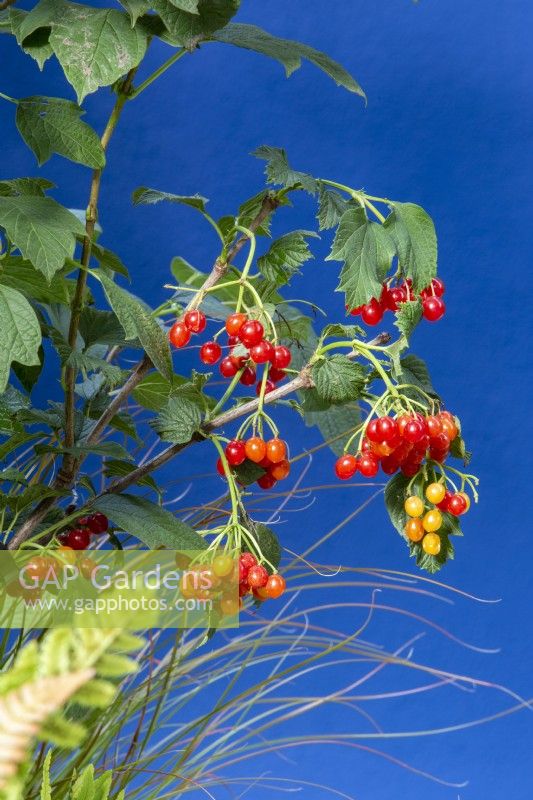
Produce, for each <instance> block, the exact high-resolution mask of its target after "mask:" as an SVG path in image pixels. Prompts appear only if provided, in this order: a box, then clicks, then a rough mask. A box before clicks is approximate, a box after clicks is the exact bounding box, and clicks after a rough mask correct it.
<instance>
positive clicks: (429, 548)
mask: <svg viewBox="0 0 533 800" xmlns="http://www.w3.org/2000/svg"><path fill="white" fill-rule="evenodd" d="M422 547H423V548H424V552H426V553H427V554H428V555H429V556H437V555H438V554H439V553H440V536H439V535H438V533H426V535H425V536H424V538H423V539H422Z"/></svg>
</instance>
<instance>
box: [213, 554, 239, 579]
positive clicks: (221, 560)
mask: <svg viewBox="0 0 533 800" xmlns="http://www.w3.org/2000/svg"><path fill="white" fill-rule="evenodd" d="M234 566H235V565H234V563H233V559H232V557H231V556H230V555H224V554H221V555H219V556H216V557H215V558H214V559H213V572H214V573H215V575H216V576H217V578H225V577H226V575H229V574H230V573H231V572H232V571H233V567H234Z"/></svg>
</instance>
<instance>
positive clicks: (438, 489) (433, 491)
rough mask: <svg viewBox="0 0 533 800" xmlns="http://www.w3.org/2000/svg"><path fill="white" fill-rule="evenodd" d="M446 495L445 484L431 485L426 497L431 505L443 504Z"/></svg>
mask: <svg viewBox="0 0 533 800" xmlns="http://www.w3.org/2000/svg"><path fill="white" fill-rule="evenodd" d="M445 494H446V487H445V486H444V484H443V483H430V484H429V486H428V487H427V488H426V497H427V499H428V500H429V502H430V503H435V505H437V504H438V503H442V501H443V500H444V495H445Z"/></svg>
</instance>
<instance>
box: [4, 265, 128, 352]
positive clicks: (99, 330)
mask: <svg viewBox="0 0 533 800" xmlns="http://www.w3.org/2000/svg"><path fill="white" fill-rule="evenodd" d="M0 279H1V278H0ZM79 331H80V334H81V336H82V338H83V341H84V344H85V348H87V347H91V346H92V345H94V344H104V345H108V346H113V345H119V346H120V345H123V344H124V329H123V328H122V325H121V324H120V322H119V320H118V318H117V316H116V315H115V314H113V312H111V311H98V310H97V309H96V308H93V307H92V306H86V307H85V308H84V309H83V311H82V313H81V317H80V326H79Z"/></svg>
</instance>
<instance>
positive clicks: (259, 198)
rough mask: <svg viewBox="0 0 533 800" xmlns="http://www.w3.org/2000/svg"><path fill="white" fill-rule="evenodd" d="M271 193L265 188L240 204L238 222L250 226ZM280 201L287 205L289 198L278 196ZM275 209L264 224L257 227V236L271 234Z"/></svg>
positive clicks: (246, 226) (281, 203)
mask: <svg viewBox="0 0 533 800" xmlns="http://www.w3.org/2000/svg"><path fill="white" fill-rule="evenodd" d="M269 194H271V192H269V191H268V189H263V191H262V192H259V193H258V194H256V195H254V196H253V197H250V198H249V199H248V200H245V201H244V203H242V204H241V205H240V206H239V217H238V222H239V224H240V225H242V226H243V227H245V228H249V227H250V223H251V222H252V220H254V219H255V218H256V217H257V215H258V214H259V212H260V211H261V208H262V206H263V202H264V201H265V198H267V197H268V196H269ZM277 201H278V203H280V205H286V204H287V203H288V200H287V198H277ZM272 214H273V211H271V212H270V213H269V215H268V216H267V217H266V218H265V220H264V221H263V222H262V224H261V225H260V226H259V227H258V228H257V229H256V231H255V234H256V236H270V221H271V219H272Z"/></svg>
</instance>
